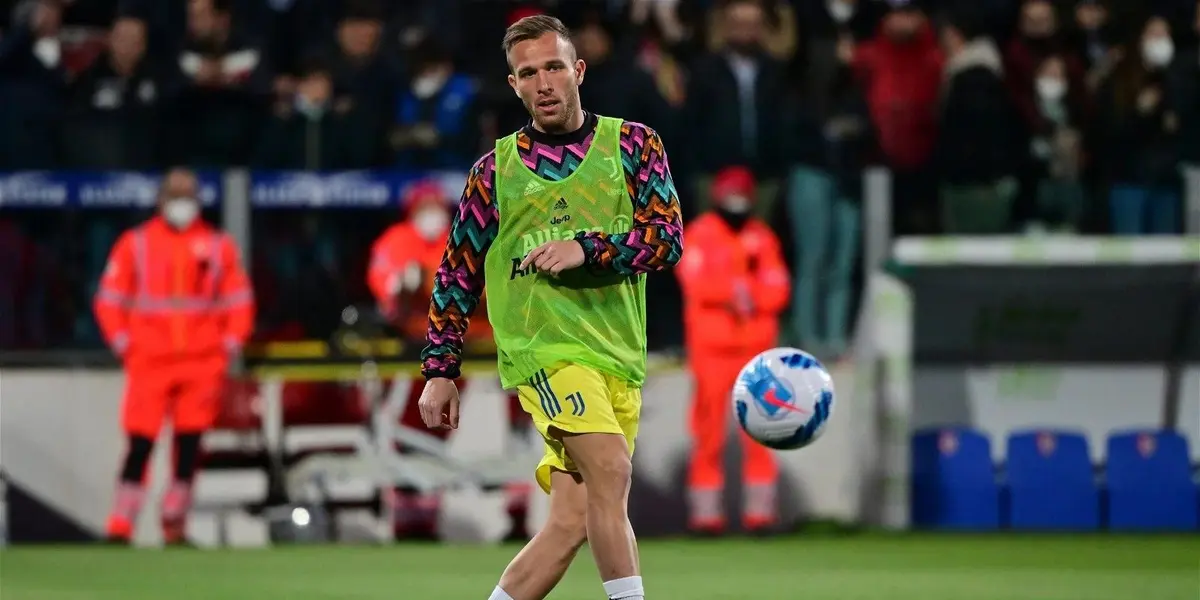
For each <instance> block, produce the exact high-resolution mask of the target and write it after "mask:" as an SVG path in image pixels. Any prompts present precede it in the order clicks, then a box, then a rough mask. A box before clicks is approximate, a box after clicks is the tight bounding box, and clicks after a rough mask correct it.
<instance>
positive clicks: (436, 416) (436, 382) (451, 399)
mask: <svg viewBox="0 0 1200 600" xmlns="http://www.w3.org/2000/svg"><path fill="white" fill-rule="evenodd" d="M417 406H418V407H420V409H421V420H422V421H424V422H425V426H426V427H428V428H430V429H458V387H457V386H455V385H454V381H453V380H450V379H446V378H445V377H434V378H432V379H430V380H429V381H426V382H425V390H424V391H422V392H421V400H420V401H418V402H417Z"/></svg>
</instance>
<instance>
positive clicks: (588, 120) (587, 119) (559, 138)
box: [522, 110, 597, 146]
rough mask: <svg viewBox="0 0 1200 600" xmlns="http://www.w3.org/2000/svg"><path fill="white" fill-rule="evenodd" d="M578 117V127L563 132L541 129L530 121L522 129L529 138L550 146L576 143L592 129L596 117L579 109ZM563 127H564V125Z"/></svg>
mask: <svg viewBox="0 0 1200 600" xmlns="http://www.w3.org/2000/svg"><path fill="white" fill-rule="evenodd" d="M579 114H580V118H579V121H581V123H579V126H578V127H575V128H574V129H570V130H567V131H565V132H564V133H553V132H550V133H548V132H546V131H543V130H542V129H541V128H539V127H538V126H537V124H536V123H533V122H530V123H529V124H528V125H526V126H525V127H523V128H522V129H523V131H524V132H525V134H526V135H528V136H529V138H530V139H531V140H533V141H534V142H537V143H539V144H548V145H551V146H564V145H569V144H578V143H581V142H583V141H584V140H585V139H587V136H588V135H589V134H591V133H592V131H593V130H594V128H595V126H596V123H597V119H596V117H595V115H592V114H591V113H588V112H587V111H583V110H581V111H579ZM572 120H574V119H572ZM563 129H566V128H565V127H564V128H563Z"/></svg>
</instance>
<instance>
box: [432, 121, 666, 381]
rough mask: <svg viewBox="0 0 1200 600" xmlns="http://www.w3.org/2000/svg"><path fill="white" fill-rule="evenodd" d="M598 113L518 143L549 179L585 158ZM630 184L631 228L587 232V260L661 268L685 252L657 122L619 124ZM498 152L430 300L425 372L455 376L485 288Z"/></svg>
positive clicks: (468, 199) (476, 183)
mask: <svg viewBox="0 0 1200 600" xmlns="http://www.w3.org/2000/svg"><path fill="white" fill-rule="evenodd" d="M596 123H597V118H596V116H595V115H592V114H588V115H587V118H586V119H585V120H584V125H583V127H581V128H580V129H579V130H578V131H575V132H574V133H569V134H563V135H552V134H547V133H543V132H540V131H537V130H536V129H534V128H533V126H532V125H527V126H525V127H524V128H522V129H521V131H519V132H518V134H517V151H518V153H519V154H520V156H521V159H522V160H523V161H524V163H525V166H527V167H528V168H529V169H530V170H531V171H533V172H534V173H535V174H537V175H538V176H540V177H542V178H543V179H547V180H549V181H559V180H562V179H565V178H566V177H567V176H569V175H570V174H571V173H572V172H574V170H575V169H576V168H578V167H579V165H580V164H581V163H582V162H583V158H584V156H585V155H586V154H587V151H588V148H590V147H591V143H592V139H593V137H594V134H595V129H596ZM621 160H622V165H623V167H624V172H625V187H626V189H627V190H628V192H629V198H630V201H631V202H632V203H633V226H632V228H631V229H630V231H629V232H628V233H620V234H606V233H598V232H582V233H579V234H578V235H576V236H575V239H576V240H577V241H578V242H579V243H580V245H582V246H583V249H584V255H585V262H584V268H588V269H591V270H593V271H599V272H611V273H617V274H620V275H636V274H641V273H650V272H654V271H661V270H663V269H666V268H669V267H671V266H673V265H674V264H675V263H677V262H678V261H679V258H680V256H681V255H682V254H683V221H682V216H681V214H680V209H679V197H678V194H677V193H676V191H675V182H674V181H673V180H672V178H671V169H670V166H669V165H668V163H667V154H666V151H665V150H664V149H663V144H662V140H661V139H660V138H659V137H658V133H656V132H655V131H654V130H653V129H651V128H649V127H647V126H645V125H642V124H641V123H634V122H630V121H625V122H624V123H622V125H621ZM495 191H496V153H495V150H493V151H491V152H488V153H487V154H486V155H485V156H484V157H483V158H481V159H479V161H478V162H476V163H475V165H474V166H473V167H472V168H471V171H470V173H468V175H467V184H466V187H465V189H464V190H463V195H462V199H461V201H460V203H459V206H458V210H457V212H456V217H455V219H454V221H453V223H452V225H451V228H450V237H449V240H447V243H446V253H445V255H444V256H443V258H442V262H441V265H440V266H439V267H438V270H437V274H436V275H435V276H434V287H433V297H432V299H431V301H430V305H429V330H428V334H427V336H426V341H427V342H428V345H427V346H426V347H425V349H424V351H422V353H421V361H422V373H423V374H424V375H425V377H426V378H433V377H446V378H451V379H453V378H457V377H458V376H459V374H460V370H459V369H460V366H461V364H462V348H463V336H464V334H465V333H466V331H467V324H468V322H469V321H470V318H471V314H472V313H473V312H474V311H475V308H476V306H478V305H479V300H480V298H481V297H482V295H483V289H484V268H483V265H484V257H485V256H486V255H487V252H488V249H489V248H490V247H491V245H492V242H493V241H495V239H496V235H497V232H498V231H499V219H500V215H499V211H498V210H497V205H496V201H495V200H496V194H495Z"/></svg>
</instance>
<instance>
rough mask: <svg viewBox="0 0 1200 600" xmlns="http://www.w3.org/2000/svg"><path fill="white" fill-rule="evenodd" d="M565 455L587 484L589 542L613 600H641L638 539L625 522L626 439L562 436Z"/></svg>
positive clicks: (628, 475)
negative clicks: (577, 468) (569, 458)
mask: <svg viewBox="0 0 1200 600" xmlns="http://www.w3.org/2000/svg"><path fill="white" fill-rule="evenodd" d="M562 441H563V445H564V446H565V447H566V449H567V455H568V456H570V457H571V460H572V462H574V463H575V465H576V466H578V467H579V473H580V475H582V476H583V481H584V483H586V484H587V490H588V491H587V539H588V544H589V545H590V546H591V548H592V557H593V558H595V559H596V567H597V568H598V569H599V570H600V578H601V580H602V581H603V582H604V591H605V593H607V594H608V597H609V598H610V599H612V600H617V599H620V600H643V598H645V591H644V590H643V588H642V578H641V576H640V571H639V567H638V552H637V540H636V539H635V538H634V535H633V527H632V526H631V525H630V523H629V512H628V507H629V487H630V484H631V482H632V475H633V462H632V460H631V456H630V449H629V444H628V442H627V441H626V439H625V436H624V435H619V434H612V433H583V434H575V435H571V434H566V435H563V437H562Z"/></svg>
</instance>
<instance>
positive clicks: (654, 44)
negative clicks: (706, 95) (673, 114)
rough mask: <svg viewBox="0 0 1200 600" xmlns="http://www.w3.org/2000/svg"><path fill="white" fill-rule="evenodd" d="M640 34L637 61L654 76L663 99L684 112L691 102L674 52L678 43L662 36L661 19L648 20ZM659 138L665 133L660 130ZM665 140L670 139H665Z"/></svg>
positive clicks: (635, 60) (680, 65)
mask: <svg viewBox="0 0 1200 600" xmlns="http://www.w3.org/2000/svg"><path fill="white" fill-rule="evenodd" d="M640 33H641V35H640V39H639V40H638V42H637V46H636V48H634V62H635V63H636V64H637V65H638V66H640V67H641V68H642V69H644V70H645V71H646V72H647V73H649V74H650V77H651V79H652V80H653V81H654V88H655V89H656V90H658V94H659V96H662V98H663V99H664V100H666V101H667V104H668V105H669V106H670V107H671V108H672V109H675V110H681V109H683V103H684V101H685V100H686V99H687V82H686V77H685V73H684V65H683V61H681V60H680V59H679V57H677V56H676V54H675V53H674V52H673V49H674V48H675V44H677V43H678V42H677V41H673V38H670V37H668V36H667V35H666V34H664V33H662V26H660V25H659V24H658V21H657V20H654V21H647V22H646V23H645V24H644V25H643V27H642V30H641V32H640ZM659 135H660V136H663V135H664V134H663V132H662V131H659ZM668 135H669V134H668ZM664 139H667V138H665V136H664ZM668 145H671V146H673V144H668Z"/></svg>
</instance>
